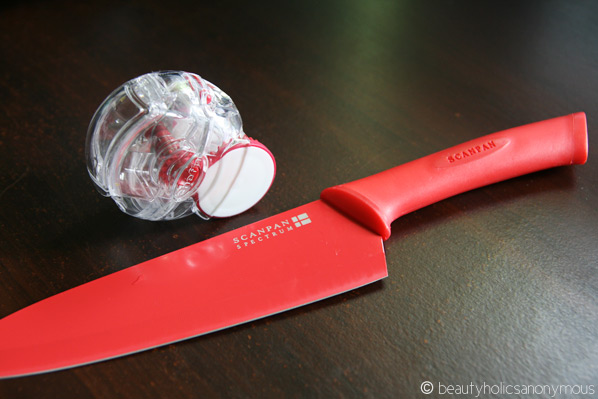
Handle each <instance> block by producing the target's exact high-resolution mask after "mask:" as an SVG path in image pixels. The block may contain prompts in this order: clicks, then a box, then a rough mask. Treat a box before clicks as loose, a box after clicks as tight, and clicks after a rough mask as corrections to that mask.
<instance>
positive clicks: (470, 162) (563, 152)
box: [321, 112, 588, 240]
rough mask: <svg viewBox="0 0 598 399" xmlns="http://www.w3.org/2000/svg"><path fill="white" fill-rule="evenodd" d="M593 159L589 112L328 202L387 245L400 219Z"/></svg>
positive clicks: (476, 145)
mask: <svg viewBox="0 0 598 399" xmlns="http://www.w3.org/2000/svg"><path fill="white" fill-rule="evenodd" d="M587 157H588V137H587V126H586V115H585V114H584V113H583V112H578V113H575V114H571V115H567V116H562V117H559V118H554V119H548V120H545V121H541V122H536V123H531V124H529V125H524V126H520V127H516V128H512V129H507V130H503V131H500V132H497V133H493V134H490V135H487V136H484V137H481V138H478V139H474V140H471V141H468V142H466V143H463V144H461V145H457V146H455V147H451V148H449V149H447V150H444V151H440V152H437V153H435V154H432V155H428V156H426V157H423V158H420V159H417V160H415V161H411V162H409V163H406V164H404V165H400V166H397V167H394V168H392V169H388V170H386V171H384V172H381V173H378V174H375V175H373V176H369V177H366V178H363V179H360V180H356V181H353V182H351V183H347V184H341V185H339V186H335V187H331V188H327V189H326V190H324V191H323V192H322V194H321V198H322V200H324V201H326V202H327V203H329V204H330V205H332V206H333V207H335V208H337V209H338V210H340V211H341V212H344V213H345V214H347V215H348V216H350V217H352V218H354V219H356V220H357V221H359V222H361V223H362V224H364V225H366V226H367V227H369V228H370V229H372V230H373V231H375V232H376V233H378V234H380V235H381V236H382V237H383V238H384V239H385V240H386V239H388V237H390V224H391V223H392V222H393V221H394V220H396V219H397V218H398V217H400V216H402V215H405V214H407V213H409V212H412V211H415V210H417V209H420V208H423V207H425V206H427V205H430V204H433V203H435V202H438V201H441V200H443V199H445V198H448V197H451V196H453V195H457V194H460V193H463V192H465V191H469V190H473V189H475V188H478V187H482V186H485V185H488V184H492V183H496V182H499V181H502V180H507V179H510V178H513V177H517V176H521V175H524V174H527V173H532V172H536V171H539V170H542V169H548V168H552V167H556V166H562V165H571V164H583V163H585V162H586V160H587Z"/></svg>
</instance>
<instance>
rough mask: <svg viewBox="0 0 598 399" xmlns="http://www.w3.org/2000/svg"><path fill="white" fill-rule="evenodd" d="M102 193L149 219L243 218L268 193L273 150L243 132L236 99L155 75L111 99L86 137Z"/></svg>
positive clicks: (194, 80) (205, 85)
mask: <svg viewBox="0 0 598 399" xmlns="http://www.w3.org/2000/svg"><path fill="white" fill-rule="evenodd" d="M86 149H87V154H86V155H87V168H88V170H89V174H90V176H91V178H92V179H93V181H94V183H95V184H96V186H97V187H98V189H99V191H100V192H101V193H102V194H103V195H106V196H110V197H112V199H113V200H114V201H115V202H116V204H117V205H118V206H119V208H120V209H121V210H122V211H123V212H125V213H127V214H129V215H132V216H135V217H138V218H141V219H148V220H170V219H178V218H181V217H184V216H187V215H189V214H191V213H195V214H197V215H199V216H201V217H203V218H209V217H211V216H216V217H226V216H232V215H234V214H238V213H241V212H243V211H245V210H247V209H249V208H250V207H251V206H253V205H254V204H255V203H257V202H258V201H259V200H260V199H261V198H262V197H263V195H264V194H265V193H266V192H267V191H268V189H269V188H270V185H271V183H272V180H273V178H274V174H275V162H274V157H273V156H272V154H271V153H270V152H269V151H268V149H267V148H266V147H265V146H263V145H262V144H260V143H258V142H257V141H255V140H253V139H251V138H249V137H247V136H246V135H245V133H244V132H243V127H242V122H241V116H240V114H239V111H238V110H237V108H236V106H235V104H234V103H233V101H232V100H231V98H230V97H229V96H228V95H226V93H224V92H223V91H222V90H220V89H219V88H218V87H216V86H215V85H213V84H212V83H210V82H208V81H206V80H204V79H202V78H201V77H200V76H198V75H196V74H192V73H187V72H181V71H166V72H155V73H149V74H146V75H143V76H140V77H138V78H135V79H133V80H130V81H128V82H126V83H125V84H123V85H122V86H120V87H119V88H118V89H116V90H115V91H114V92H112V94H110V95H109V96H108V97H107V98H106V99H105V100H104V102H103V103H102V104H101V106H100V107H99V108H98V110H97V111H96V113H95V115H94V117H93V119H92V121H91V123H90V126H89V130H88V133H87V145H86Z"/></svg>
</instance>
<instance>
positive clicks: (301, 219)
mask: <svg viewBox="0 0 598 399" xmlns="http://www.w3.org/2000/svg"><path fill="white" fill-rule="evenodd" d="M291 220H292V221H293V223H295V227H301V226H305V225H306V224H310V223H311V219H310V218H309V216H307V213H302V214H301V215H298V216H293V217H292V218H291Z"/></svg>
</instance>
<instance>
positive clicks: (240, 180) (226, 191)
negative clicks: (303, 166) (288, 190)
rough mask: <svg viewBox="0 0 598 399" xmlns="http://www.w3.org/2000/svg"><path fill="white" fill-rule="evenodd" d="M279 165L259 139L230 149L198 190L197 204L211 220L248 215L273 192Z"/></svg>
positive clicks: (214, 166) (210, 169)
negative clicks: (268, 192)
mask: <svg viewBox="0 0 598 399" xmlns="http://www.w3.org/2000/svg"><path fill="white" fill-rule="evenodd" d="M275 173H276V164H275V162H274V156H273V155H272V153H270V151H268V149H267V148H266V147H265V146H264V145H262V144H261V143H259V142H258V141H256V140H252V139H250V142H249V143H248V144H239V145H236V146H233V147H232V148H231V149H229V150H227V151H226V152H225V153H224V154H223V155H222V157H220V158H219V159H218V160H217V161H216V162H215V163H214V164H213V165H211V166H210V167H209V168H208V171H207V172H206V175H205V177H204V180H203V181H202V183H201V184H200V186H199V188H198V190H197V196H196V197H195V198H196V205H197V207H198V208H199V210H200V212H202V213H204V214H206V215H207V216H212V217H228V216H233V215H237V214H239V213H242V212H245V211H246V210H247V209H249V208H251V207H252V206H253V205H255V204H256V203H257V202H258V201H259V200H261V199H262V197H263V196H264V195H265V194H266V192H267V191H268V190H269V189H270V186H271V185H272V181H273V180H274V175H275Z"/></svg>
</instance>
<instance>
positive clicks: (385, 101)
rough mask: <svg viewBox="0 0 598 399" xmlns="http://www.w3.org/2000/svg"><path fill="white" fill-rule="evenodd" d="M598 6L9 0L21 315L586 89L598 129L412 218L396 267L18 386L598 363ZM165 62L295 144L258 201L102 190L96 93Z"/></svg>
mask: <svg viewBox="0 0 598 399" xmlns="http://www.w3.org/2000/svg"><path fill="white" fill-rule="evenodd" d="M597 13H598V3H593V2H581V1H579V2H578V1H574V2H564V1H562V2H535V1H529V2H483V4H482V3H481V2H461V1H459V2H362V1H357V0H351V1H337V0H333V1H327V2H317V1H304V2H296V3H290V4H287V2H274V1H272V2H239V1H230V2H178V1H170V2H158V1H154V0H149V1H132V2H116V1H106V2H81V3H79V2H69V1H54V2H36V1H27V2H11V3H5V4H4V5H2V6H0V60H1V61H0V100H1V104H2V109H1V110H0V207H1V209H2V211H1V212H0V317H4V316H6V315H8V314H10V313H12V312H15V311H17V310H19V309H21V308H23V307H25V306H27V305H29V304H32V303H34V302H36V301H39V300H41V299H44V298H46V297H48V296H50V295H53V294H56V293H59V292H61V291H63V290H66V289H68V288H71V287H74V286H76V285H79V284H82V283H84V282H87V281H89V280H91V279H94V278H98V277H101V276H104V275H106V274H108V273H110V272H113V271H117V270H121V269H122V268H125V267H127V266H131V265H134V264H137V263H139V262H142V261H144V260H147V259H151V258H154V257H156V256H159V255H162V254H165V253H167V252H170V251H173V250H176V249H179V248H182V247H184V246H187V245H189V244H192V243H195V242H198V241H201V240H203V239H205V238H208V237H212V236H214V235H216V234H220V233H222V232H225V231H229V230H231V229H233V228H235V227H239V226H242V225H245V224H247V223H250V222H253V221H257V220H259V219H261V218H263V217H266V216H270V215H273V214H275V213H277V212H281V211H284V210H286V209H289V208H291V207H295V206H298V205H301V204H303V203H305V202H307V201H310V200H313V199H316V198H318V196H319V193H320V191H321V190H322V189H324V188H326V187H329V186H332V185H336V184H339V183H343V182H347V181H351V180H355V179H358V178H361V177H365V176H368V175H370V174H372V173H375V172H379V171H381V170H384V169H387V168H390V167H392V166H395V165H398V164H400V163H404V162H408V161H410V160H413V159H415V158H418V157H420V156H424V155H427V154H430V153H432V152H435V151H438V150H441V149H443V148H447V147H450V146H453V145H455V144H458V143H460V142H464V141H467V140H470V139H472V138H475V137H478V136H481V135H484V134H488V133H492V132H494V131H498V130H502V129H506V128H510V127H514V126H518V125H522V124H525V123H530V122H535V121H538V120H542V119H548V118H551V117H556V116H560V115H565V114H569V113H572V112H577V111H584V112H586V113H587V116H588V126H589V134H590V157H589V161H588V163H587V164H586V165H583V166H574V167H564V168H557V169H553V170H549V171H544V172H540V173H535V174H533V175H529V176H524V177H521V178H517V179H514V180H511V181H508V182H504V183H499V184H495V185H493V186H490V187H487V188H482V189H479V190H476V191H474V192H470V193H467V194H463V195H460V196H458V197H455V198H452V199H448V200H445V201H443V202H441V203H438V204H435V205H432V206H429V207H427V208H425V209H422V210H420V211H417V212H415V213H412V214H410V215H407V216H404V217H403V218H401V219H400V220H398V221H397V222H395V223H394V224H393V225H392V236H391V238H390V239H389V240H388V241H387V242H386V243H385V247H386V251H387V260H388V265H389V277H388V278H387V279H385V280H384V281H382V282H379V283H376V284H373V285H371V286H368V287H364V288H362V289H359V290H355V291H353V292H350V293H348V294H344V295H340V296H338V297H335V298H332V299H329V300H326V301H323V302H320V303H317V304H314V305H310V306H307V307H303V308H300V309H296V310H293V311H289V312H286V313H284V314H281V315H278V316H275V317H270V318H267V319H264V320H260V321H256V322H253V323H249V324H245V325H241V326H238V327H234V328H230V329H227V330H225V331H222V332H218V333H214V334H210V335H208V336H204V337H201V338H197V339H193V340H189V341H186V342H182V343H179V344H176V345H170V346H166V347H162V348H158V349H154V350H150V351H146V352H143V353H139V354H136V355H132V356H128V357H124V358H121V359H116V360H111V361H107V362H103V363H99V364H95V365H90V366H85V367H80V368H76V369H72V370H66V371H61V372H55V373H50V374H44V375H38V376H32V377H27V378H19V379H11V380H2V381H0V398H42V397H43V398H63V399H64V398H98V399H99V398H116V397H129V398H133V397H140V398H141V397H143V398H164V397H168V398H172V399H175V398H197V397H206V398H207V397H210V398H211V397H214V398H218V397H222V398H248V397H255V398H280V397H290V398H295V397H297V398H331V397H348V398H352V397H355V398H357V397H372V398H391V397H392V398H395V397H420V395H422V394H421V392H420V385H421V384H422V382H424V381H430V382H432V383H433V384H434V388H435V390H438V389H439V387H440V385H439V384H442V385H443V386H446V385H451V384H453V385H458V384H460V385H465V384H470V383H474V384H479V385H481V384H483V383H486V384H488V385H493V384H500V383H501V382H502V383H505V384H513V385H515V384H533V385H537V384H570V385H574V384H579V385H582V386H587V385H589V384H598V383H597V381H596V376H597V375H598V369H597V365H598V333H596V331H598V321H597V320H598V317H597V316H598V277H597V276H598V273H597V265H598V247H597V246H596V242H598V229H597V226H598V211H597V209H598V207H597V205H598V191H597V189H596V187H598V164H597V161H596V160H595V159H596V158H595V157H593V148H592V144H593V142H594V141H595V140H596V133H595V128H594V126H596V124H597V123H598V119H596V115H598V97H597V93H598V46H597V45H596V43H598V25H597V24H596V23H595V16H596V15H597ZM163 69H175V70H177V69H178V70H186V71H190V72H196V73H198V74H200V75H201V76H202V77H204V78H206V79H208V80H209V81H211V82H214V83H215V84H217V85H218V86H219V87H220V88H222V89H223V90H224V91H226V92H227V93H228V94H229V95H230V96H231V97H232V98H233V100H234V101H235V103H236V105H237V107H238V108H239V110H240V111H241V114H242V116H243V121H244V126H245V131H246V132H247V133H248V134H249V135H250V136H252V137H255V138H257V139H258V140H260V141H261V142H263V143H264V144H266V145H267V146H268V147H269V148H270V149H271V150H272V152H273V153H274V155H275V157H276V160H277V177H276V180H275V183H274V185H273V187H272V188H271V190H270V192H269V193H268V194H267V195H266V197H265V198H264V199H263V200H262V201H261V202H260V203H259V204H258V205H256V206H255V207H254V208H252V209H251V210H250V211H248V212H246V213H244V214H242V215H240V216H238V217H234V218H230V219H222V220H212V221H209V222H205V221H202V220H199V219H197V218H193V217H189V218H186V219H183V220H179V221H174V222H159V223H156V222H146V221H142V220H136V219H134V218H132V217H129V216H127V215H125V214H123V213H121V212H120V211H119V210H118V209H117V207H116V205H115V204H114V203H113V202H112V201H111V200H110V199H106V198H103V197H101V196H100V195H99V194H98V193H97V192H96V191H95V189H94V187H93V185H92V183H91V180H90V179H89V177H88V174H87V171H86V166H85V159H84V158H85V156H84V152H85V150H84V145H85V135H86V130H87V125H88V123H89V121H90V119H91V117H92V115H93V112H94V111H95V109H96V108H97V106H98V105H99V104H100V103H101V101H102V100H103V99H104V98H105V97H106V96H107V95H108V94H109V93H110V92H111V91H112V90H113V89H114V88H116V87H117V86H119V85H120V84H121V83H123V82H125V81H127V80H129V79H131V78H133V77H135V76H138V75H141V74H143V73H146V72H150V71H156V70H163ZM405 190H409V187H405ZM40 333H43V332H40ZM595 389H596V391H598V386H595ZM536 396H538V397H540V396H541V395H536ZM504 397H507V396H506V395H505V396H504ZM532 397H533V396H532Z"/></svg>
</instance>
